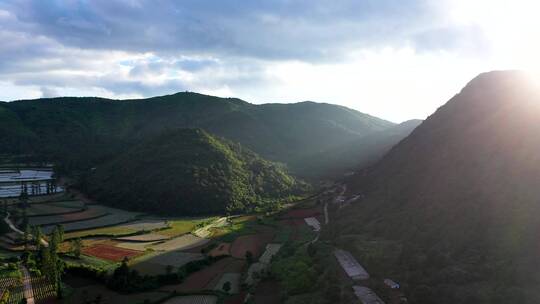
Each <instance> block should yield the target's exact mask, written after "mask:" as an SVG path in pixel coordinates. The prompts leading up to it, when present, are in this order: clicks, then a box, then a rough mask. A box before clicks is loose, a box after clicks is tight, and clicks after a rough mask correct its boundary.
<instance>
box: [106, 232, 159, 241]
mask: <svg viewBox="0 0 540 304" xmlns="http://www.w3.org/2000/svg"><path fill="white" fill-rule="evenodd" d="M167 239H169V238H168V237H166V236H164V235H162V234H158V233H147V234H138V235H132V236H124V237H119V238H116V239H115V240H117V241H125V242H157V241H164V240H167Z"/></svg>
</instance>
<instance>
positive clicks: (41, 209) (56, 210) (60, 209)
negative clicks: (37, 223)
mask: <svg viewBox="0 0 540 304" xmlns="http://www.w3.org/2000/svg"><path fill="white" fill-rule="evenodd" d="M84 209H85V204H84V203H83V202H81V201H63V202H52V203H34V204H30V207H29V208H27V209H26V212H27V214H28V216H29V217H35V216H45V215H60V214H65V213H77V212H82V211H84Z"/></svg>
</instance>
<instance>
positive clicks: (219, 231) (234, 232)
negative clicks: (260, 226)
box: [212, 222, 257, 242]
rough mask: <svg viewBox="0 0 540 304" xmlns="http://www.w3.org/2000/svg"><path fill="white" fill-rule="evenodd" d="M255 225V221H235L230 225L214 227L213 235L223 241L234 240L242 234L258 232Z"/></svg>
mask: <svg viewBox="0 0 540 304" xmlns="http://www.w3.org/2000/svg"><path fill="white" fill-rule="evenodd" d="M255 226H256V224H254V222H239V223H234V222H233V224H231V225H228V226H224V227H219V228H213V229H212V237H213V238H217V239H219V241H221V242H232V241H234V240H235V239H236V238H237V237H239V236H241V235H246V234H255V233H257V230H256V228H255Z"/></svg>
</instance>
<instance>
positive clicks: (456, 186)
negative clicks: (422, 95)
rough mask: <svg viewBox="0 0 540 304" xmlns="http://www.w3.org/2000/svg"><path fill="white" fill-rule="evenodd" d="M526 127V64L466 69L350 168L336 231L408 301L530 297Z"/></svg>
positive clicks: (532, 245) (530, 103) (534, 243)
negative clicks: (360, 166) (461, 79)
mask: <svg viewBox="0 0 540 304" xmlns="http://www.w3.org/2000/svg"><path fill="white" fill-rule="evenodd" d="M538 130H540V87H539V86H537V85H536V84H535V83H534V82H532V81H531V79H529V78H528V77H527V75H525V74H524V73H520V72H491V73H486V74H482V75H480V76H478V77H477V78H475V79H474V80H472V81H471V82H470V83H469V84H468V85H467V86H466V87H465V88H464V89H463V90H462V91H461V92H460V93H459V94H458V95H456V96H455V97H454V98H452V99H451V100H450V101H449V102H448V103H447V104H446V105H444V106H442V107H441V108H440V109H439V110H438V111H437V112H436V113H435V114H433V115H432V116H431V117H429V118H428V119H427V120H426V121H425V122H424V123H422V125H420V126H419V127H418V128H416V129H415V130H414V131H413V132H412V134H411V135H410V136H409V137H407V138H406V139H405V140H403V141H402V142H401V143H400V144H398V145H397V146H396V147H394V148H393V149H392V150H391V152H390V153H388V154H387V155H386V156H385V157H384V159H383V160H382V161H381V162H380V163H378V165H376V166H375V167H374V168H372V169H371V170H369V171H364V172H362V173H361V174H357V175H356V176H355V177H353V178H352V179H351V181H350V182H349V189H350V191H351V193H361V194H363V195H364V199H362V200H359V201H358V202H357V203H356V204H354V205H353V206H352V207H350V208H351V209H348V210H347V212H343V213H342V215H341V220H340V222H339V227H338V230H339V231H340V234H341V235H342V236H343V237H342V238H341V242H342V243H343V244H344V246H350V249H351V250H353V251H354V252H355V253H356V255H357V256H359V257H360V258H361V259H363V260H364V261H365V263H366V264H368V265H367V267H368V268H370V270H371V271H372V272H375V273H376V274H378V275H380V276H392V277H395V278H397V279H398V280H401V281H402V282H403V283H404V286H405V288H406V292H407V294H408V296H410V298H411V299H412V300H413V302H414V303H510V302H512V303H539V302H540V292H539V291H538V288H537V286H538V285H539V284H540V275H539V273H538V271H536V267H535V266H536V265H538V264H539V263H540V246H539V245H538V240H539V239H540V217H539V216H538V215H539V214H540V200H539V198H540V187H539V186H538V185H539V184H540V136H539V135H538V134H539V133H538ZM373 240H376V241H373ZM388 242H389V243H388ZM382 244H391V246H390V245H389V246H387V247H384V246H383V245H382ZM369 248H371V249H369ZM390 248H392V249H390ZM407 287H408V288H407Z"/></svg>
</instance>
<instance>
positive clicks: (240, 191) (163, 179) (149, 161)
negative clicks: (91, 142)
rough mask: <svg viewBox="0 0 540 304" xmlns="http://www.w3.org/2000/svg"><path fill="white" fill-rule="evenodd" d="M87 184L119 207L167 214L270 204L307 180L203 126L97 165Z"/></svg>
mask: <svg viewBox="0 0 540 304" xmlns="http://www.w3.org/2000/svg"><path fill="white" fill-rule="evenodd" d="M82 189H84V190H85V192H87V193H89V194H90V195H91V196H93V197H95V198H97V199H98V200H99V201H100V202H105V203H108V204H112V205H114V206H116V207H121V208H126V209H132V210H140V211H150V212H154V213H159V212H163V213H167V214H173V213H176V214H207V213H223V212H225V211H230V212H239V211H253V210H256V209H261V210H265V209H271V208H275V207H277V206H278V205H279V204H281V203H284V202H286V201H287V199H292V198H294V197H295V196H297V195H302V194H305V193H306V190H308V188H307V185H306V184H304V183H302V182H299V181H297V180H295V179H294V178H293V177H291V176H289V175H287V173H286V172H285V171H284V170H283V168H282V167H280V166H279V165H277V164H275V163H272V162H269V161H266V160H264V159H262V158H261V157H259V156H258V155H257V154H255V153H253V152H252V151H250V150H249V149H247V148H244V147H242V146H241V145H240V144H235V143H232V142H229V141H227V140H223V139H218V138H216V137H214V136H212V135H210V134H209V133H207V132H205V131H203V130H201V129H179V130H175V131H165V132H164V133H163V134H160V135H158V136H156V137H153V138H151V139H149V140H147V141H144V142H143V143H140V144H137V145H135V146H134V147H132V148H129V149H128V150H127V151H126V152H124V153H122V154H120V155H118V156H117V157H115V158H114V159H112V160H110V161H108V162H106V163H104V164H102V165H98V166H97V167H96V168H94V169H93V170H92V171H91V173H89V174H88V175H87V176H85V178H84V179H83V185H82Z"/></svg>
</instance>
